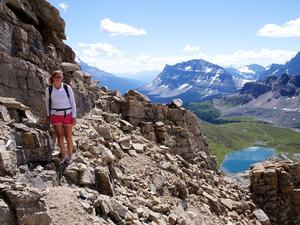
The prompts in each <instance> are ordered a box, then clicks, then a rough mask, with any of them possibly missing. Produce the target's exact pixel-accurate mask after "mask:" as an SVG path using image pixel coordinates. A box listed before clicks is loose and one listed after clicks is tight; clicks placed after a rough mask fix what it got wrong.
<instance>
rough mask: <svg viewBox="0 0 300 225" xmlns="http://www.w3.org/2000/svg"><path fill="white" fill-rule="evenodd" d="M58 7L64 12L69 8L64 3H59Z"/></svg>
mask: <svg viewBox="0 0 300 225" xmlns="http://www.w3.org/2000/svg"><path fill="white" fill-rule="evenodd" d="M59 7H60V8H62V9H63V10H64V11H66V10H67V9H68V8H69V5H68V4H67V3H65V2H62V3H59Z"/></svg>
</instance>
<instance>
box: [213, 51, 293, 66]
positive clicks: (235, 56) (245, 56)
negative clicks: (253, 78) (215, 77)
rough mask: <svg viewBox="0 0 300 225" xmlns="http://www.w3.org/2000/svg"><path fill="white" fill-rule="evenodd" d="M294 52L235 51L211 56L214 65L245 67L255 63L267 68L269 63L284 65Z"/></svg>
mask: <svg viewBox="0 0 300 225" xmlns="http://www.w3.org/2000/svg"><path fill="white" fill-rule="evenodd" d="M296 53H297V52H296V51H287V50H280V49H272V50H271V49H262V50H260V51H245V50H237V51H234V52H233V53H230V54H218V55H215V56H212V59H211V60H212V61H213V62H214V63H216V64H219V65H223V66H228V65H245V64H252V63H257V64H261V65H264V66H267V65H269V64H271V63H285V62H286V61H288V60H290V59H291V58H292V57H294V56H295V55H296Z"/></svg>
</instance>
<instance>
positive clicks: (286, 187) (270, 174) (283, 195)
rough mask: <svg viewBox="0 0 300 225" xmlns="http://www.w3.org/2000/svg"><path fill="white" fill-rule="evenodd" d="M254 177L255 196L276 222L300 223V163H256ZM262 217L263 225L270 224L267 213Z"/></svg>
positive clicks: (253, 191) (252, 170) (252, 185)
mask: <svg viewBox="0 0 300 225" xmlns="http://www.w3.org/2000/svg"><path fill="white" fill-rule="evenodd" d="M250 176H251V177H250V179H251V191H252V199H253V200H254V202H255V203H257V205H258V206H260V207H261V208H262V209H263V210H264V212H265V213H266V214H267V215H268V217H269V220H270V222H271V224H272V225H277V224H278V225H279V224H280V225H296V224H300V164H299V163H295V162H267V163H264V164H260V165H257V166H254V167H253V168H252V169H251V173H250ZM260 215H261V214H260ZM262 218H265V219H262V220H264V221H265V222H261V223H262V224H270V222H268V220H267V219H266V217H265V216H262Z"/></svg>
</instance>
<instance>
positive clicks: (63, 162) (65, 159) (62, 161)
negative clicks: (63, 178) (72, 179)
mask: <svg viewBox="0 0 300 225" xmlns="http://www.w3.org/2000/svg"><path fill="white" fill-rule="evenodd" d="M68 161H69V159H68V157H64V158H63V159H62V160H61V161H60V164H65V163H67V162H68Z"/></svg>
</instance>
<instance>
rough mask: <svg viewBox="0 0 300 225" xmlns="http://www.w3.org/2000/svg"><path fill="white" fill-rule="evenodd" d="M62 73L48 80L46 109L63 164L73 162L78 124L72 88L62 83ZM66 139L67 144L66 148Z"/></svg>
mask: <svg viewBox="0 0 300 225" xmlns="http://www.w3.org/2000/svg"><path fill="white" fill-rule="evenodd" d="M62 79H63V74H62V71H60V70H56V71H54V72H53V73H52V75H51V77H50V78H49V80H48V84H49V86H48V87H47V88H46V109H47V116H48V121H50V123H51V125H52V126H53V127H54V130H55V134H56V137H57V141H58V146H59V148H60V154H61V163H62V164H65V163H66V164H69V163H71V161H72V153H73V140H72V129H73V126H74V125H75V124H76V103H75V99H74V93H73V90H72V88H71V87H70V86H69V85H67V84H64V83H63V82H62ZM64 138H65V139H66V142H67V149H66V147H65V142H64Z"/></svg>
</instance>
